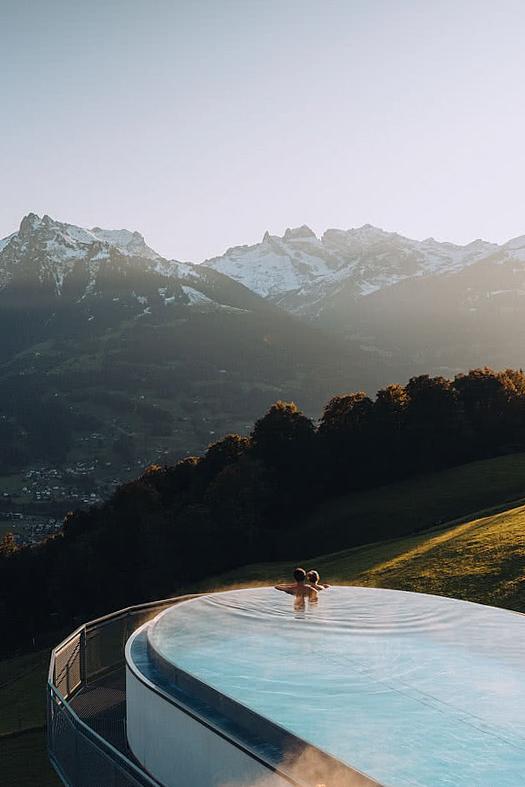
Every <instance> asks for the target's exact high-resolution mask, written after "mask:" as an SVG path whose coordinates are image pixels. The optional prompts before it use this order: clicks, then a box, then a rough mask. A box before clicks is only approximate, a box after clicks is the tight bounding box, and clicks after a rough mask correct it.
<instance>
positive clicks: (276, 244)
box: [206, 224, 525, 315]
mask: <svg viewBox="0 0 525 787" xmlns="http://www.w3.org/2000/svg"><path fill="white" fill-rule="evenodd" d="M519 241H521V239H516V242H515V243H516V246H515V247H516V248H517V244H518V242H519ZM523 245H524V247H525V240H524V242H523ZM498 249H499V247H498V246H497V245H496V244H492V243H487V242H486V241H482V240H476V241H473V242H472V243H469V244H467V245H466V246H458V245H457V244H454V243H443V242H439V241H437V240H435V239H434V238H427V239H426V240H423V241H417V240H412V239H411V238H406V237H404V236H403V235H399V234H398V233H396V232H387V231H386V230H383V229H381V228H379V227H375V226H373V225H372V224H364V225H363V226H362V227H354V228H351V229H347V230H341V229H327V230H326V231H325V232H324V233H323V234H322V236H321V238H318V237H317V236H316V235H315V233H314V232H313V231H312V230H311V229H310V228H309V227H307V226H306V225H303V226H301V227H297V228H295V229H287V230H286V232H285V233H284V235H283V236H282V237H279V236H276V235H271V234H270V233H269V232H266V233H265V235H264V237H263V240H262V242H261V243H258V244H255V245H254V246H237V247H234V248H232V249H228V251H227V252H226V253H225V254H224V255H222V256H221V257H215V258H213V259H211V260H208V261H207V262H206V264H207V265H208V266H209V267H211V268H214V269H215V270H218V271H221V272H222V273H225V274H226V275H228V276H230V277H231V278H233V279H236V280H237V281H240V282H241V283H242V284H244V285H245V286H246V287H248V288H249V289H251V290H253V291H255V292H256V293H258V294H259V295H261V296H263V297H264V298H268V299H270V300H272V301H274V302H275V303H278V304H279V305H281V306H284V307H285V308H287V309H289V310H290V311H292V312H297V313H304V314H311V315H312V314H315V315H317V314H319V313H320V311H322V309H323V308H324V307H323V302H324V301H326V299H327V298H331V297H332V296H333V295H334V294H336V293H337V292H338V291H340V290H342V289H344V290H345V293H346V294H347V295H348V297H350V298H351V297H360V296H363V295H369V294H371V293H372V292H375V291H377V290H379V289H383V288H384V287H389V286H392V285H394V284H397V283H398V282H400V281H402V280H403V279H407V278H411V277H414V276H418V277H419V276H427V275H436V274H447V273H450V272H454V271H457V270H460V269H462V268H463V267H466V266H468V265H471V264H473V263H475V262H477V261H479V260H480V259H482V258H483V257H486V256H489V255H491V254H493V253H494V252H495V251H497V250H498ZM524 253H525V248H524Z"/></svg>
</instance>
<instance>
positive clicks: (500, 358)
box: [206, 225, 525, 379]
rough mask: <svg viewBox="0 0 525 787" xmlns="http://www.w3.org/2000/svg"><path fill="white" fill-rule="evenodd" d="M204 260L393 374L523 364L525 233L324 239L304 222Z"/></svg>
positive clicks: (333, 233)
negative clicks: (497, 238) (464, 238)
mask: <svg viewBox="0 0 525 787" xmlns="http://www.w3.org/2000/svg"><path fill="white" fill-rule="evenodd" d="M206 265H208V266H209V267H211V268H213V269H214V270H217V271H220V272H221V273H224V274H226V275H228V276H229V277H230V278H233V279H235V280H236V281H238V282H242V283H243V284H244V285H245V286H246V287H248V288H249V289H251V290H253V291H254V292H257V293H258V294H259V295H261V296H262V297H264V298H265V299H267V300H268V301H270V302H272V303H274V304H276V305H278V306H279V307H281V308H283V309H286V310H287V311H288V312H290V313H292V314H296V315H299V316H301V317H303V318H306V319H308V320H309V321H310V322H314V323H316V324H317V325H320V326H322V327H323V328H324V329H329V330H332V331H333V332H334V333H336V334H337V335H338V336H344V337H346V338H347V339H349V340H352V341H354V342H357V343H358V344H359V345H360V347H361V349H363V351H365V352H367V353H370V354H371V358H373V357H375V359H376V362H377V363H379V362H380V359H383V361H386V360H387V359H388V361H389V363H390V365H391V368H392V369H393V370H394V377H395V378H396V379H398V378H399V377H400V375H401V377H403V375H404V374H406V373H408V374H414V373H416V372H434V373H446V374H448V375H453V374H455V373H457V372H460V371H463V370H464V369H468V368H471V367H474V366H479V365H486V364H488V365H492V366H495V367H498V368H499V367H505V366H521V365H522V364H523V350H522V348H523V341H524V339H525V332H524V326H525V320H524V317H525V299H524V295H525V236H521V237H517V238H514V239H512V240H510V241H508V242H507V243H505V244H502V245H497V244H495V243H489V242H487V241H483V240H475V241H473V242H472V243H469V244H467V245H465V246H459V245H456V244H453V243H446V242H443V243H442V242H438V241H436V240H434V239H433V238H428V239H426V240H423V241H417V240H412V239H410V238H406V237H404V236H402V235H398V234H397V233H395V232H385V231H383V230H381V229H378V228H377V227H372V226H371V225H365V226H363V227H360V228H358V229H350V230H338V229H329V230H327V231H326V232H325V233H324V234H323V235H322V237H321V238H318V237H316V235H315V234H314V233H313V232H312V230H311V229H309V228H308V227H306V226H303V227H299V228H297V229H288V230H286V232H285V233H284V235H283V236H282V237H277V236H272V235H269V233H266V234H265V235H264V237H263V239H262V241H261V243H258V244H256V245H254V246H238V247H235V248H232V249H229V250H228V251H227V252H226V253H225V254H224V255H222V256H221V257H215V258H213V259H211V260H207V261H206ZM372 362H373V361H372V360H371V363H372Z"/></svg>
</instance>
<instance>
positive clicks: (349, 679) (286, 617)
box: [147, 587, 525, 787]
mask: <svg viewBox="0 0 525 787" xmlns="http://www.w3.org/2000/svg"><path fill="white" fill-rule="evenodd" d="M147 638H148V641H149V648H150V651H151V652H153V653H157V654H159V656H160V657H161V658H162V659H163V660H165V661H166V662H168V663H169V664H171V665H173V666H174V668H178V669H181V670H183V671H184V672H186V673H189V674H190V675H191V676H194V677H195V678H197V679H198V680H199V681H202V682H203V683H204V684H207V685H208V686H211V687H212V688H213V689H216V690H217V691H218V692H220V693H221V694H222V695H226V696H227V697H230V698H232V699H233V700H235V701H237V702H238V703H241V704H242V705H244V706H247V707H249V708H250V709H252V710H253V711H255V713H257V714H259V715H260V716H262V717H264V718H265V719H269V720H271V721H272V722H274V723H275V724H277V725H279V726H280V727H283V728H285V729H286V730H288V731H290V732H291V733H293V734H294V735H295V736H297V737H299V738H301V739H303V740H304V741H306V742H308V743H310V744H311V745H312V746H313V747H317V748H319V749H321V750H324V751H325V752H327V753H329V754H331V755H332V756H333V757H335V758H337V759H338V760H341V761H343V762H344V763H346V764H348V765H350V766H352V767H353V768H356V769H358V770H360V771H362V772H363V773H365V774H367V775H368V776H370V777H372V778H374V779H376V780H377V781H379V782H381V783H382V784H385V785H432V787H434V785H449V786H450V785H455V786H463V785H465V786H466V785H468V787H473V785H475V786H476V787H496V785H497V787H510V786H511V785H512V786H513V787H517V786H518V785H523V784H524V783H525V667H524V654H525V616H522V615H518V614H516V613H512V612H508V611H505V610H500V609H494V608H491V607H484V606H480V605H476V604H470V603H467V602H461V601H456V600H453V599H448V598H439V597H436V596H426V595H420V594H414V593H405V592H400V591H391V590H380V589H371V588H357V587H336V588H331V589H329V590H327V591H324V592H322V593H320V597H319V603H318V604H317V605H307V606H306V608H305V609H302V610H294V599H293V598H292V597H290V596H287V595H285V594H282V593H278V592H277V591H275V590H273V589H270V588H262V589H252V590H238V591H229V592H226V593H217V594H212V595H209V596H204V597H201V598H197V599H193V600H190V601H186V602H183V603H181V604H178V605H177V606H175V607H173V608H171V609H169V610H167V611H166V612H163V613H162V614H161V615H160V616H159V617H158V618H157V619H156V620H155V621H153V623H151V624H150V625H149V626H148V629H147Z"/></svg>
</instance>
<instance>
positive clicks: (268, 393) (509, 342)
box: [0, 213, 525, 473]
mask: <svg viewBox="0 0 525 787" xmlns="http://www.w3.org/2000/svg"><path fill="white" fill-rule="evenodd" d="M524 294H525V237H521V238H515V239H514V240H512V241H509V242H508V243H506V244H503V245H501V246H498V245H497V244H493V243H488V242H486V241H482V240H476V241H473V242H472V243H470V244H468V245H466V246H458V245H455V244H452V243H441V242H438V241H436V240H434V239H432V238H429V239H427V240H424V241H416V240H411V239H409V238H405V237H403V236H401V235H398V234H396V233H391V232H385V231H383V230H381V229H378V228H376V227H372V226H370V225H365V226H364V227H361V228H358V229H350V230H337V229H329V230H327V231H326V232H325V233H324V234H323V235H322V237H320V238H318V237H317V236H316V235H315V234H314V232H313V231H312V230H311V229H309V228H308V227H306V226H302V227H299V228H295V229H288V230H287V231H286V232H285V233H284V235H283V236H282V237H278V236H274V235H270V234H269V233H268V232H267V233H265V235H264V237H263V239H262V241H261V242H260V243H258V244H255V245H253V246H238V247H235V248H232V249H229V250H228V251H227V252H226V253H225V254H223V255H222V256H219V257H214V258H212V259H209V260H206V261H205V262H204V263H202V264H193V263H189V262H181V261H178V260H170V259H166V258H164V257H162V256H161V255H160V254H158V253H157V252H156V251H155V250H154V249H152V248H151V247H150V246H148V245H147V244H146V242H145V240H144V238H143V237H142V235H141V234H140V233H138V232H131V231H128V230H105V229H101V228H100V227H95V228H93V229H90V230H87V229H83V228H81V227H78V226H75V225H71V224H67V223H62V222H59V221H56V220H54V219H52V218H50V217H49V216H43V217H39V216H37V215H36V214H33V213H30V214H28V215H27V216H26V217H25V218H24V219H23V220H22V222H21V224H20V228H19V230H18V231H17V232H15V233H13V234H12V235H10V236H9V237H7V238H4V239H3V240H2V241H0V330H1V334H0V335H1V336H2V339H1V341H0V407H1V413H2V414H1V416H0V473H1V472H2V471H3V472H7V471H10V470H12V469H13V467H14V468H17V467H25V466H27V465H28V464H31V463H33V464H34V463H35V462H37V463H39V462H40V463H42V462H44V463H45V462H49V461H51V462H54V463H62V464H65V465H67V466H70V465H72V464H74V463H75V462H77V463H78V462H79V461H82V460H86V461H87V457H91V458H92V457H93V456H98V458H99V460H98V461H99V465H100V466H101V467H102V466H104V467H105V466H107V467H114V466H115V465H120V464H122V463H123V462H125V463H129V466H130V470H131V469H132V468H133V465H134V464H135V465H136V464H140V463H146V462H149V461H153V460H155V461H161V460H164V459H166V458H177V457H179V456H182V455H184V454H186V453H188V452H193V451H197V450H201V449H202V448H203V447H204V446H205V445H206V444H207V443H208V442H210V441H212V440H213V439H215V436H217V437H218V436H219V435H221V434H223V433H225V432H228V431H239V432H246V431H247V430H248V429H249V428H250V426H251V424H252V421H253V419H254V418H255V417H257V416H258V415H259V414H260V413H261V411H263V410H264V408H265V407H267V406H269V405H270V404H271V403H272V402H273V401H275V400H276V399H287V400H290V399H293V400H295V401H297V402H298V404H299V405H300V406H302V407H303V408H304V409H305V410H306V412H308V413H309V414H311V415H317V414H319V411H320V408H321V407H322V405H323V403H324V402H325V401H326V400H327V398H328V397H329V396H330V395H332V394H334V393H338V392H341V391H348V390H362V389H364V390H367V391H368V392H370V393H372V392H373V391H374V390H375V389H376V388H377V387H378V386H380V385H384V384H386V383H389V382H394V381H400V382H402V381H406V379H407V378H408V377H409V376H410V375H413V374H416V373H423V372H432V373H446V374H447V375H453V374H455V373H457V372H460V371H463V370H466V369H468V368H471V367H474V366H483V365H486V364H488V365H492V366H494V367H498V368H501V367H505V366H514V367H520V366H522V365H523V360H522V359H523V350H522V348H523V342H524V340H525V331H524V327H525V320H524V316H525V314H524V310H525V300H524Z"/></svg>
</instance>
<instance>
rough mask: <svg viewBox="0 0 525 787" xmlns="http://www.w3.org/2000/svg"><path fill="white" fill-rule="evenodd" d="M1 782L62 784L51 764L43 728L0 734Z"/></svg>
mask: <svg viewBox="0 0 525 787" xmlns="http://www.w3.org/2000/svg"><path fill="white" fill-rule="evenodd" d="M0 783H1V784H2V785H3V787H60V786H61V784H62V782H61V781H60V779H59V778H58V776H56V774H55V772H54V770H53V769H52V767H51V765H50V764H49V760H48V759H47V751H46V736H45V733H44V732H25V733H23V734H21V735H17V736H16V737H12V738H1V737H0Z"/></svg>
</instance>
